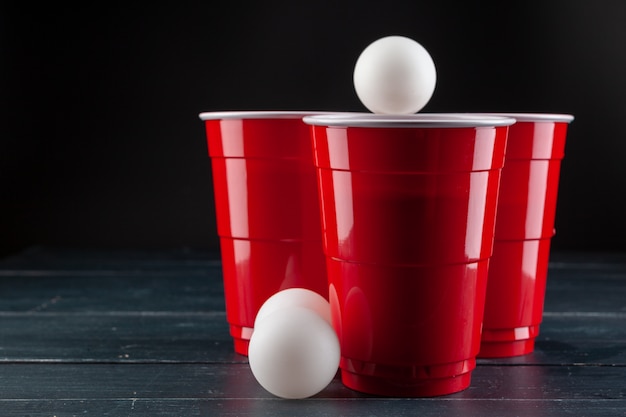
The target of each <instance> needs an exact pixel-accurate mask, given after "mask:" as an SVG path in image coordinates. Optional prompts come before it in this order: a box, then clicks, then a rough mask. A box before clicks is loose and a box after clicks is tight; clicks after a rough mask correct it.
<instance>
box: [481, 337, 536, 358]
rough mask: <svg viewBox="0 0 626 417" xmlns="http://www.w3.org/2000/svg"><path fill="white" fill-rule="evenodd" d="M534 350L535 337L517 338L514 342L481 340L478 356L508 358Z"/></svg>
mask: <svg viewBox="0 0 626 417" xmlns="http://www.w3.org/2000/svg"><path fill="white" fill-rule="evenodd" d="M534 350H535V339H534V338H533V339H526V340H517V341H514V342H483V343H481V345H480V352H479V353H478V357H479V358H484V359H488V358H510V357H513V356H523V355H528V354H529V353H532V352H533V351H534Z"/></svg>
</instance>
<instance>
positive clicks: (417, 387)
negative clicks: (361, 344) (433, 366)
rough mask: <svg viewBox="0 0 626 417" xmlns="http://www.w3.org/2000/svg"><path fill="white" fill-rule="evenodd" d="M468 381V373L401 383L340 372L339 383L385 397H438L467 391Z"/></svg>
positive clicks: (394, 380)
mask: <svg viewBox="0 0 626 417" xmlns="http://www.w3.org/2000/svg"><path fill="white" fill-rule="evenodd" d="M470 379H471V373H470V372H467V373H465V374H462V375H456V376H453V377H449V378H441V379H427V380H424V379H422V380H413V381H411V380H404V381H402V380H397V379H393V380H391V379H387V378H379V377H375V376H369V375H359V374H354V373H352V372H348V371H345V370H342V371H341V382H342V383H343V384H344V385H345V386H346V387H348V388H350V389H353V390H355V391H359V392H363V393H366V394H371V395H381V396H386V397H439V396H442V395H448V394H454V393H455V392H460V391H463V390H465V389H467V388H468V387H469V386H470Z"/></svg>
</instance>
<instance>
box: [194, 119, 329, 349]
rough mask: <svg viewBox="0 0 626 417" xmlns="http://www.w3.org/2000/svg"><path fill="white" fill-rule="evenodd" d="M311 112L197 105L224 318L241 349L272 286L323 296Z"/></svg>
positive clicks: (274, 289)
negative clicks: (225, 109) (218, 254)
mask: <svg viewBox="0 0 626 417" xmlns="http://www.w3.org/2000/svg"><path fill="white" fill-rule="evenodd" d="M310 114H315V113H312V112H262V111H257V112H209V113H201V114H200V119H202V120H203V121H204V123H205V126H206V137H207V142H208V149H209V155H210V158H211V165H212V170H213V185H214V194H215V208H216V218H217V232H218V235H219V237H220V249H221V258H222V268H223V278H224V294H225V301H226V318H227V321H228V323H229V324H230V334H231V335H232V337H233V340H234V347H235V351H236V352H237V353H240V354H242V355H247V354H248V344H249V341H250V336H251V334H252V330H253V325H254V319H255V317H256V314H257V312H258V310H259V308H260V307H261V305H263V303H264V302H265V301H266V300H267V299H268V298H269V297H270V296H272V295H273V294H275V293H276V292H278V291H280V290H283V289H286V288H293V287H300V288H308V289H310V290H313V291H315V292H317V293H319V294H321V295H322V296H324V297H326V298H328V281H327V278H326V267H325V260H324V254H323V252H322V236H321V230H320V216H319V205H318V202H317V184H316V178H315V168H314V166H313V155H312V151H311V139H310V134H309V127H308V126H307V125H306V124H304V123H303V122H302V117H304V116H306V115H310Z"/></svg>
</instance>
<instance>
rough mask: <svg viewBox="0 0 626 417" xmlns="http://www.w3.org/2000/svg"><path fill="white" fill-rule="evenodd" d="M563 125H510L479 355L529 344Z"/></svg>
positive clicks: (540, 296) (537, 317) (538, 305)
mask: <svg viewBox="0 0 626 417" xmlns="http://www.w3.org/2000/svg"><path fill="white" fill-rule="evenodd" d="M567 127H568V123H565V122H548V121H542V122H530V121H524V122H521V121H518V122H517V123H515V124H514V125H512V126H511V127H510V129H509V138H508V144H507V153H506V162H505V164H504V168H503V169H502V178H501V184H500V196H499V201H498V213H497V221H496V232H495V240H494V251H493V257H492V260H491V266H490V271H489V280H488V286H487V299H486V305H485V318H484V325H483V337H482V338H483V343H482V347H481V351H480V354H479V357H508V356H517V355H523V354H527V353H530V352H532V351H533V349H534V339H535V337H536V336H537V334H538V333H539V324H540V323H541V318H542V314H543V303H544V296H545V285H546V274H547V268H548V260H549V252H550V239H551V238H552V237H553V236H554V233H555V231H554V220H555V213H556V203H557V193H558V186H559V174H560V169H561V160H562V159H563V157H564V148H565V139H566V132H567Z"/></svg>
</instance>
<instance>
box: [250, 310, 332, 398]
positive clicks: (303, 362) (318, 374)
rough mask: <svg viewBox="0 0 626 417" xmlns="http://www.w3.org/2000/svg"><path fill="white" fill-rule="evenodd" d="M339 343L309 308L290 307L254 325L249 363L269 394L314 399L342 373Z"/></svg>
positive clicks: (325, 322)
mask: <svg viewBox="0 0 626 417" xmlns="http://www.w3.org/2000/svg"><path fill="white" fill-rule="evenodd" d="M339 359H340V347H339V339H338V338H337V334H336V333H335V330H334V329H333V328H332V326H331V325H330V324H329V323H328V322H327V321H326V320H325V319H324V318H322V317H321V316H320V315H319V314H317V313H316V312H315V311H313V310H311V309H310V308H306V307H299V306H287V307H284V308H282V309H278V310H274V311H272V312H270V313H268V314H267V316H265V317H264V318H263V320H261V321H259V323H258V325H255V328H254V332H253V333H252V337H251V338H250V345H249V350H248V361H249V364H250V369H251V370H252V374H253V375H254V377H255V378H256V380H257V381H258V382H259V384H260V385H261V386H262V387H263V388H265V389H266V390H267V391H269V392H270V393H272V394H274V395H276V396H278V397H281V398H288V399H301V398H307V397H311V396H313V395H315V394H317V393H319V392H320V391H322V390H323V389H324V388H326V387H327V386H328V384H330V382H331V381H332V380H333V378H334V377H335V375H336V373H337V370H338V369H339Z"/></svg>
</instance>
